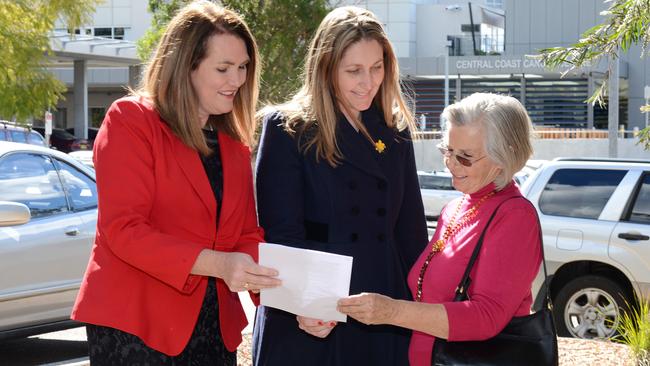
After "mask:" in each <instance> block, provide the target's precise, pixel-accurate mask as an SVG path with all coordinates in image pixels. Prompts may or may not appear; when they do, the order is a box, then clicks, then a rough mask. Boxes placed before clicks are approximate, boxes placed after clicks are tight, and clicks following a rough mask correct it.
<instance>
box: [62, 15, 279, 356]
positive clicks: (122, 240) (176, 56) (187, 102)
mask: <svg viewBox="0 0 650 366" xmlns="http://www.w3.org/2000/svg"><path fill="white" fill-rule="evenodd" d="M258 80H259V68H258V53H257V46H256V44H255V41H254V39H253V37H252V35H251V33H250V31H249V29H248V27H247V26H246V24H245V23H244V22H243V21H242V20H241V18H240V17H239V16H238V15H237V14H235V13H233V12H231V11H229V10H226V9H223V8H221V7H219V6H217V5H214V4H212V3H210V2H199V3H194V4H192V5H189V6H187V7H186V8H184V9H182V10H181V12H180V13H179V14H178V15H177V16H176V17H175V18H174V19H172V21H171V22H170V24H169V26H168V28H167V31H166V33H165V34H164V35H163V38H162V40H161V42H160V44H159V46H158V49H157V51H156V53H155V54H154V56H153V59H152V61H151V62H150V63H149V65H148V68H147V70H146V74H145V76H144V80H143V82H142V86H141V88H140V89H139V90H138V91H135V92H134V93H133V95H132V96H129V97H126V98H122V99H120V100H117V101H116V102H115V103H113V105H112V106H111V107H110V109H109V111H108V113H107V114H106V117H105V119H104V122H103V124H102V127H101V129H100V132H99V134H98V136H97V139H96V140H95V148H94V160H95V161H94V162H95V169H96V172H97V187H98V194H99V215H98V222H97V236H96V239H95V244H94V246H93V249H92V253H91V256H90V261H89V263H88V268H87V270H86V274H85V277H84V281H83V283H82V286H81V289H80V291H79V295H78V297H77V301H76V304H75V306H74V309H73V311H72V319H75V320H79V321H82V322H86V323H88V326H87V333H88V344H89V348H90V361H91V363H92V364H93V365H100V364H106V365H115V364H145V363H146V364H150V365H158V364H162V365H166V364H170V365H171V364H188V365H189V364H219V365H235V363H236V353H235V351H236V348H237V346H238V345H239V343H240V342H241V330H242V329H243V328H244V327H245V326H246V323H247V321H246V317H245V314H244V312H243V309H242V307H241V304H240V302H239V298H238V296H237V293H236V291H243V290H250V291H253V292H257V291H259V289H261V288H267V287H273V286H276V285H278V284H279V280H277V279H276V278H274V276H276V275H277V272H276V271H275V270H273V269H269V268H265V267H261V266H258V265H257V264H256V263H255V261H256V259H257V246H258V244H259V243H260V242H261V241H263V231H262V229H261V228H260V227H259V226H258V225H257V218H256V215H255V202H254V198H253V188H252V174H251V162H250V149H249V146H250V145H251V143H252V140H253V133H254V131H255V126H254V118H253V116H254V108H255V103H256V99H257V88H258Z"/></svg>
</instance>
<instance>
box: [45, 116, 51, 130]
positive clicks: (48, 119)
mask: <svg viewBox="0 0 650 366" xmlns="http://www.w3.org/2000/svg"><path fill="white" fill-rule="evenodd" d="M45 134H46V135H51V134H52V113H50V111H47V112H45Z"/></svg>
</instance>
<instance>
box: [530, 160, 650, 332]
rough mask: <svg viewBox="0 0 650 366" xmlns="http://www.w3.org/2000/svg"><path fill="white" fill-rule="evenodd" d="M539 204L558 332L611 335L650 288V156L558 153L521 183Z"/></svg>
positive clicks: (537, 291) (538, 288)
mask: <svg viewBox="0 0 650 366" xmlns="http://www.w3.org/2000/svg"><path fill="white" fill-rule="evenodd" d="M522 192H523V193H524V195H525V196H526V197H527V198H528V199H530V200H531V202H532V203H533V204H534V205H535V207H536V208H537V211H538V213H539V217H540V220H541V224H542V231H543V235H544V250H545V255H546V263H547V266H548V270H549V278H548V279H546V281H544V279H543V278H542V277H543V275H541V274H540V275H538V277H537V279H536V281H535V283H534V284H533V295H534V296H535V307H536V308H539V307H540V306H541V303H542V300H543V294H544V291H543V290H542V289H543V288H544V286H550V290H551V298H552V300H553V313H554V317H555V325H556V327H557V330H558V335H560V336H569V337H577V338H609V337H612V336H614V335H615V334H616V329H617V326H618V324H619V322H620V319H621V312H624V311H627V310H629V308H628V305H627V304H632V306H634V304H635V296H638V297H648V296H649V294H650V161H624V160H607V159H600V160H597V159H556V160H553V161H550V162H547V163H546V164H544V165H543V166H542V167H540V168H539V169H538V170H537V171H536V172H535V173H533V174H532V175H531V177H530V178H528V179H527V181H526V182H525V183H524V185H523V187H522Z"/></svg>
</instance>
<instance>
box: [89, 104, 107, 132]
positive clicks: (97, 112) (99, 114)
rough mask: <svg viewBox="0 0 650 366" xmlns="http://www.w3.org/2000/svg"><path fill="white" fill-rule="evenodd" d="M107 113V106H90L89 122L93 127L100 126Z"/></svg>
mask: <svg viewBox="0 0 650 366" xmlns="http://www.w3.org/2000/svg"><path fill="white" fill-rule="evenodd" d="M105 114H106V107H90V108H88V124H89V125H90V126H91V127H99V126H101V125H102V121H103V120H104V115H105Z"/></svg>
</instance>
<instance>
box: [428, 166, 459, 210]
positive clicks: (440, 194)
mask: <svg viewBox="0 0 650 366" xmlns="http://www.w3.org/2000/svg"><path fill="white" fill-rule="evenodd" d="M418 180H419V182H420V192H421V193H422V203H424V215H425V216H426V217H427V220H428V221H432V220H438V216H440V211H441V210H442V208H443V207H445V205H446V204H447V203H448V202H449V201H451V200H453V199H454V198H456V197H460V196H462V195H463V194H462V193H461V192H459V191H457V190H455V189H454V187H453V186H452V185H451V173H448V172H439V171H433V172H424V171H418Z"/></svg>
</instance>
